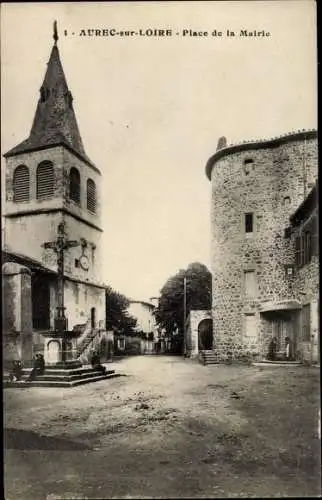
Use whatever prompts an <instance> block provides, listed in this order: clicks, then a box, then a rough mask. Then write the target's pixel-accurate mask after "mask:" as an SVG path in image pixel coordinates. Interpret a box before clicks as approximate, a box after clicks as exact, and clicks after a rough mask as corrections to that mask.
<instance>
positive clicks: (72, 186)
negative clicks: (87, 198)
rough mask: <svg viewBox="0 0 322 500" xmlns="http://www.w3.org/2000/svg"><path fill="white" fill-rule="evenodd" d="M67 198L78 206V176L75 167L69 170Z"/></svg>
mask: <svg viewBox="0 0 322 500" xmlns="http://www.w3.org/2000/svg"><path fill="white" fill-rule="evenodd" d="M69 198H70V199H71V200H73V201H74V202H75V203H77V204H78V205H79V204H80V175H79V171H78V170H77V168H75V167H73V168H71V169H70V173H69Z"/></svg>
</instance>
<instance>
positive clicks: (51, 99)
mask: <svg viewBox="0 0 322 500" xmlns="http://www.w3.org/2000/svg"><path fill="white" fill-rule="evenodd" d="M53 38H54V46H53V48H52V51H51V54H50V58H49V62H48V64H47V71H46V74H45V78H44V81H43V84H42V86H41V88H40V96H39V101H38V104H37V109H36V113H35V117H34V120H33V124H32V127H31V132H30V135H29V137H28V139H26V140H25V141H23V142H22V143H20V144H18V146H15V147H14V148H13V149H11V150H10V151H8V153H6V155H5V156H12V155H15V154H18V153H24V152H27V151H34V150H37V149H43V148H45V147H50V146H57V145H65V146H66V147H67V148H69V149H72V150H73V151H74V152H75V153H76V154H78V155H80V156H81V157H83V158H84V159H85V160H86V161H87V162H90V160H89V158H88V157H87V155H86V153H85V150H84V146H83V142H82V138H81V136H80V133H79V129H78V125H77V120H76V116H75V112H74V109H73V97H72V94H71V92H70V90H69V88H68V85H67V81H66V77H65V74H64V70H63V67H62V64H61V61H60V56H59V50H58V47H57V41H58V33H57V24H56V21H55V24H54V35H53ZM90 163H91V162H90Z"/></svg>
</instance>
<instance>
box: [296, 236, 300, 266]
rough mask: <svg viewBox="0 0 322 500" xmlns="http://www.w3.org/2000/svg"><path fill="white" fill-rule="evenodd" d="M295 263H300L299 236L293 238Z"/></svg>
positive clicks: (298, 264)
mask: <svg viewBox="0 0 322 500" xmlns="http://www.w3.org/2000/svg"><path fill="white" fill-rule="evenodd" d="M295 263H296V265H297V266H300V265H301V237H300V236H296V238H295Z"/></svg>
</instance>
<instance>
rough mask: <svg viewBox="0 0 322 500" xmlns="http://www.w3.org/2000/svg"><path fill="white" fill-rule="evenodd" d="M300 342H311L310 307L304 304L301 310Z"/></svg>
mask: <svg viewBox="0 0 322 500" xmlns="http://www.w3.org/2000/svg"><path fill="white" fill-rule="evenodd" d="M302 340H303V341H306V342H308V341H309V340H311V306H310V304H305V305H304V306H303V308H302Z"/></svg>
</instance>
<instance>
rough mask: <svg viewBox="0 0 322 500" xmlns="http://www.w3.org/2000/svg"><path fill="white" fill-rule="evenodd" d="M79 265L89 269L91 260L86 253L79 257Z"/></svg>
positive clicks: (86, 269)
mask: <svg viewBox="0 0 322 500" xmlns="http://www.w3.org/2000/svg"><path fill="white" fill-rule="evenodd" d="M79 265H80V266H81V268H82V269H84V271H88V268H89V261H88V258H87V257H86V255H82V256H81V257H80V259H79Z"/></svg>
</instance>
